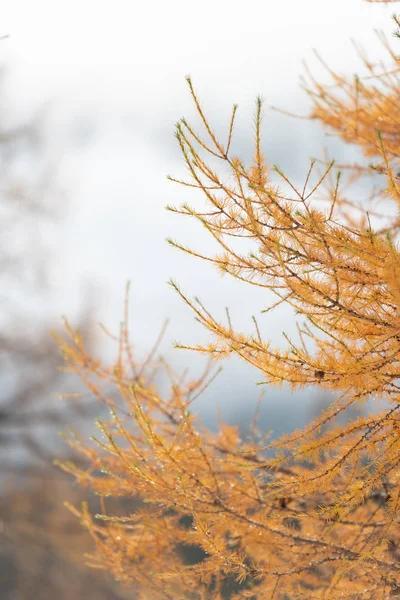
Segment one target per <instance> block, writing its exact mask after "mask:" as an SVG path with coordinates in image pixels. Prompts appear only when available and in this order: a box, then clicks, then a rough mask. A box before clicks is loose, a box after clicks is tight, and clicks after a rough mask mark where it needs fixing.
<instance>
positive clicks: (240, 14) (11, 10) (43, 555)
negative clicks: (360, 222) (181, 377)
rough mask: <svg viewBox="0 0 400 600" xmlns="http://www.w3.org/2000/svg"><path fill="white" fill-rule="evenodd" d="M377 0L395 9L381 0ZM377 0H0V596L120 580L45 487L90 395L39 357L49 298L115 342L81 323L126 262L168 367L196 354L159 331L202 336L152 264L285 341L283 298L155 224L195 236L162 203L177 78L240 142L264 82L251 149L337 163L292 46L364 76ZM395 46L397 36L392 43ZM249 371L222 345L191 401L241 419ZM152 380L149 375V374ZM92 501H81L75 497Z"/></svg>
mask: <svg viewBox="0 0 400 600" xmlns="http://www.w3.org/2000/svg"><path fill="white" fill-rule="evenodd" d="M392 8H393V7H392ZM391 12H392V10H391V8H390V6H389V7H388V6H386V5H383V4H379V5H376V4H375V5H374V4H368V3H366V2H362V0H337V1H336V2H335V3H327V2H318V1H317V0H303V1H302V2H294V1H293V0H290V1H289V0H281V1H280V2H279V3H278V2H273V1H272V0H265V1H264V2H261V3H260V2H259V1H257V2H256V1H255V0H248V1H247V2H246V4H244V3H243V2H240V3H239V2H236V1H235V0H230V1H229V2H228V1H226V0H220V1H218V2H212V1H211V0H203V2H202V3H201V4H199V3H197V4H196V3H190V2H183V1H181V0H170V2H128V1H122V0H115V1H114V2H112V3H109V2H98V1H97V2H95V1H93V0H86V1H85V2H80V1H78V0H69V1H68V2H65V1H61V0H60V1H59V2H54V1H53V2H51V1H50V0H36V1H35V2H31V1H30V0H8V1H7V0H6V1H5V2H2V3H1V6H0V17H1V18H0V36H4V39H2V40H1V41H0V64H1V67H2V68H1V72H0V214H1V221H0V261H1V281H2V286H1V294H0V383H1V386H0V597H1V598H2V599H4V600H25V599H28V598H29V599H30V598H38V599H39V600H41V599H44V600H45V599H47V598H49V600H50V598H51V599H53V598H55V597H58V598H59V600H62V599H64V598H65V599H69V598H72V597H73V598H74V599H75V600H77V599H80V598H84V597H90V598H92V599H93V600H103V599H106V598H107V599H113V598H115V599H118V598H128V597H129V598H132V597H134V591H132V590H123V589H122V588H121V587H120V586H117V585H115V584H113V582H111V580H110V579H109V578H108V577H107V576H106V575H104V576H103V575H100V576H99V574H98V572H95V573H94V572H92V571H91V570H90V569H88V568H87V567H86V566H85V565H84V560H83V559H82V554H83V552H84V551H86V550H89V549H90V541H89V540H88V539H87V536H86V534H85V533H84V532H82V531H81V530H80V527H79V524H78V523H76V520H75V519H74V517H72V516H71V515H70V513H69V512H68V511H67V510H66V509H65V508H64V507H63V500H65V499H68V500H70V501H72V502H77V503H79V502H80V500H81V499H82V494H81V492H80V491H79V490H78V489H77V488H76V487H74V486H73V485H72V484H71V482H70V481H69V480H68V479H67V478H64V477H63V476H62V475H61V473H60V472H59V471H58V470H57V469H56V468H55V467H53V465H52V460H53V458H54V456H65V455H66V453H67V449H66V447H65V445H64V444H63V442H62V440H60V438H59V436H58V432H59V430H61V429H62V428H63V427H64V426H65V425H71V426H73V427H74V428H75V429H78V430H82V431H83V432H84V434H85V433H87V432H88V431H89V430H90V427H91V423H92V422H93V421H94V418H95V417H96V416H98V411H99V410H100V409H99V407H98V406H97V405H96V403H95V402H92V401H91V400H90V398H89V399H87V401H85V402H82V403H77V402H75V403H69V402H66V401H63V400H61V399H60V398H58V397H57V392H64V391H73V386H74V385H76V384H75V382H74V381H72V380H71V379H70V378H69V377H68V376H67V375H64V374H63V373H60V372H59V371H58V370H57V365H60V364H61V359H60V356H59V354H58V351H57V348H56V346H55V344H54V342H53V341H52V339H51V337H50V335H49V330H50V329H54V330H60V331H61V330H62V321H61V315H66V316H67V317H68V318H69V319H70V321H71V322H72V324H74V325H79V326H80V328H81V330H82V331H83V332H84V333H85V336H86V339H87V340H88V343H89V345H90V346H91V347H92V348H93V351H94V352H96V353H97V354H100V355H103V356H105V357H108V356H109V357H110V358H112V356H113V352H114V351H115V348H114V347H110V345H109V343H108V342H107V340H106V339H105V337H104V335H102V333H101V331H100V329H99V328H98V327H97V326H96V323H97V322H101V323H104V324H105V325H106V326H107V327H108V328H109V329H110V330H111V331H114V332H117V331H118V327H119V323H120V321H121V319H122V316H123V298H124V290H125V284H126V281H127V280H131V282H132V283H131V294H130V317H131V338H132V341H133V343H134V345H135V347H136V349H137V353H138V355H139V356H140V354H141V353H142V354H143V355H144V354H145V353H146V351H147V350H149V349H150V347H151V346H152V344H153V342H154V340H155V339H156V337H157V335H158V333H159V331H160V329H161V328H162V326H163V323H164V322H165V320H166V319H167V318H168V319H169V326H168V329H167V333H166V335H165V337H164V341H163V344H162V348H161V351H162V353H163V355H164V356H165V358H166V359H167V360H168V361H169V362H170V364H171V365H172V366H173V367H175V368H176V369H178V370H183V369H184V368H186V367H188V368H189V369H190V371H191V372H192V373H193V375H196V374H198V373H200V372H201V370H202V367H203V365H204V361H202V360H200V359H199V357H198V356H196V355H194V354H193V353H190V352H186V351H182V350H176V349H173V348H172V342H173V340H178V341H181V342H183V343H188V344H190V343H193V344H194V343H200V342H202V341H205V340H206V339H208V334H207V333H206V332H204V331H203V330H202V329H201V327H200V326H199V325H198V324H196V322H195V321H194V319H193V314H192V313H191V312H190V310H189V309H188V308H187V307H186V306H184V305H182V301H181V300H180V298H179V297H178V296H177V294H176V293H174V291H173V290H172V289H171V288H170V287H169V286H168V285H167V283H166V281H167V280H168V279H169V278H170V277H172V278H173V279H174V280H176V281H177V282H178V283H179V284H180V285H181V286H182V288H183V290H184V291H185V293H187V294H188V295H190V296H194V295H196V296H198V297H200V299H201V300H202V302H203V303H204V304H205V305H206V306H207V308H208V309H209V310H210V311H211V312H212V313H213V314H215V315H217V316H220V317H221V318H222V317H223V316H224V314H225V307H226V306H228V307H229V311H230V316H231V319H232V321H233V324H234V326H235V327H237V328H238V329H241V330H243V331H248V332H249V333H251V332H252V331H253V323H252V320H251V315H256V317H257V320H258V323H259V325H260V330H261V333H262V335H263V336H265V337H267V338H269V339H271V340H272V341H273V342H274V343H275V344H277V345H280V344H282V343H283V337H282V332H283V331H285V332H286V333H288V334H289V335H290V334H291V333H292V332H293V331H294V329H295V318H294V315H293V314H292V312H291V310H289V309H280V311H278V312H276V313H275V314H274V315H273V316H268V317H267V316H263V315H262V314H260V313H261V310H262V309H263V308H264V307H265V306H266V305H267V303H268V301H269V299H270V298H268V297H267V296H266V295H265V292H264V291H262V292H261V291H260V290H258V289H255V288H254V289H252V288H251V287H250V288H249V286H245V285H244V284H240V283H239V282H237V281H234V280H231V279H229V278H228V277H225V278H221V277H220V275H219V274H218V273H217V272H216V271H213V270H212V269H210V267H209V265H207V264H205V263H203V262H201V261H199V260H197V261H196V259H194V258H192V257H189V256H186V255H184V254H182V253H179V252H178V251H177V250H175V249H173V248H171V247H170V246H168V245H167V243H166V242H165V238H166V237H167V236H169V237H172V238H175V239H177V240H179V241H180V242H182V243H189V244H190V245H191V246H193V247H197V248H198V249H201V250H202V251H204V252H205V253H207V249H212V244H211V241H210V239H209V238H208V237H207V236H206V235H205V234H204V232H203V231H202V230H201V227H199V226H198V224H197V223H195V222H190V220H187V219H184V218H183V217H180V216H177V215H174V214H172V213H169V212H167V211H166V210H165V209H164V207H165V206H166V205H167V204H173V205H178V204H180V203H182V202H185V201H192V202H196V201H197V200H201V198H199V197H198V195H197V194H196V193H194V192H193V191H191V190H188V189H187V188H183V187H181V186H179V185H177V184H174V183H171V182H169V181H168V180H167V178H166V176H167V175H168V174H170V175H172V176H173V177H176V178H185V169H184V165H183V161H182V159H181V156H180V153H179V148H178V146H177V143H176V140H175V138H174V135H173V131H174V124H175V122H176V121H177V120H178V119H179V118H180V117H182V116H185V117H186V118H187V119H188V120H189V122H193V123H194V124H195V125H196V124H198V119H197V117H196V113H195V108H194V106H193V103H192V101H191V98H190V94H189V92H188V89H187V85H186V82H185V75H187V74H190V75H191V77H192V80H193V83H194V86H195V89H196V91H197V93H198V95H199V97H200V99H201V101H202V104H203V107H204V110H205V113H206V115H207V116H208V117H209V119H210V122H211V124H212V125H213V126H214V128H215V129H216V131H217V132H218V133H220V134H221V136H225V135H226V131H227V127H228V122H229V117H230V110H231V107H232V104H233V103H238V104H239V114H238V119H237V124H236V132H235V138H234V144H233V148H234V152H235V153H236V154H240V155H242V156H243V157H244V158H245V159H247V160H249V159H250V157H251V154H252V137H253V129H252V119H253V114H254V102H255V98H256V96H257V95H259V94H261V95H262V96H263V97H264V99H265V116H264V138H263V147H264V151H265V155H266V158H267V161H268V162H269V163H271V164H275V163H276V164H279V166H280V167H281V168H282V170H284V171H285V173H286V174H287V175H288V176H289V177H290V179H291V180H292V181H293V183H295V184H296V183H298V184H300V183H302V182H303V181H304V177H305V174H306V172H307V169H308V164H309V158H310V157H311V156H317V157H321V156H322V151H323V149H324V148H325V149H326V151H327V153H328V155H329V156H330V157H332V158H336V159H338V161H340V162H345V161H352V160H353V159H354V158H355V156H356V153H355V151H354V149H352V148H350V147H346V146H344V145H343V144H341V143H339V142H338V141H337V140H336V138H334V137H331V136H327V135H326V133H324V132H323V131H322V130H321V128H320V126H319V125H318V124H317V123H315V122H310V121H307V120H296V119H293V118H290V117H288V116H285V115H283V114H281V113H279V112H276V111H273V110H271V109H270V108H269V107H270V106H271V105H273V106H277V107H279V108H281V109H283V110H286V111H289V112H293V113H297V114H300V115H307V114H308V113H309V110H310V103H309V99H308V98H307V95H306V94H305V93H304V91H302V90H301V87H300V82H299V77H300V76H301V75H302V74H303V75H304V66H303V65H302V61H305V62H306V63H307V65H308V67H309V68H310V69H311V71H312V73H313V74H314V75H315V77H316V78H317V79H319V80H321V81H326V80H327V77H328V76H327V73H326V71H324V69H323V67H322V65H321V64H320V62H319V61H318V60H317V58H316V56H315V54H314V52H313V49H314V48H316V49H317V50H318V51H319V53H320V54H321V56H322V57H323V59H324V60H325V61H326V62H327V63H328V65H329V66H331V67H333V68H334V69H336V70H337V71H339V72H341V73H345V74H349V75H351V74H353V73H358V74H362V72H363V66H362V63H361V61H360V59H359V57H358V56H357V54H356V51H355V49H354V46H353V45H352V42H351V38H353V39H355V40H356V41H357V42H358V43H360V44H361V45H363V46H364V47H365V48H366V49H367V50H368V55H369V56H370V57H371V58H372V59H373V60H374V61H378V60H380V59H385V58H386V52H385V50H384V48H383V46H382V44H381V43H380V42H379V39H378V36H377V35H375V34H374V29H383V30H384V31H385V32H386V33H387V35H388V36H389V38H390V36H391V32H392V30H393V28H394V26H393V24H392V22H391V20H390V15H391ZM392 43H393V46H394V45H395V44H396V43H398V41H397V40H396V41H395V40H393V41H392ZM261 380H262V374H261V373H257V372H254V371H253V370H252V369H251V368H250V367H249V366H246V365H244V364H242V363H241V362H240V361H238V360H236V359H231V360H229V361H228V362H227V363H226V364H225V365H224V370H223V372H222V373H221V374H220V375H219V377H218V378H217V379H216V381H215V382H214V383H213V385H212V386H211V387H210V388H209V389H207V390H206V392H205V393H204V394H203V395H202V396H201V397H200V398H199V399H198V400H197V401H196V409H197V410H198V411H199V413H200V414H201V415H202V417H203V420H204V422H205V423H206V424H207V425H208V426H209V427H214V426H215V423H216V418H217V412H216V407H217V406H218V407H219V409H220V412H221V414H222V417H223V418H224V419H225V420H226V421H228V422H229V423H235V424H238V425H239V426H240V427H242V428H243V429H244V430H246V427H247V425H246V424H247V423H248V422H249V421H250V420H251V418H252V416H253V411H254V409H255V406H256V403H257V400H258V397H259V392H260V389H259V388H257V387H256V385H255V384H256V382H258V381H261ZM161 385H162V381H161ZM264 392H265V393H264V398H263V403H262V406H261V410H260V425H261V426H262V427H264V428H266V429H270V428H272V429H273V431H274V434H275V435H279V433H281V432H283V431H289V430H292V429H294V428H295V427H299V426H302V425H303V424H304V423H305V422H306V421H308V420H309V419H310V418H312V417H313V416H314V415H315V414H316V413H317V412H318V411H319V410H320V409H321V408H322V407H323V406H324V405H326V404H327V403H328V402H329V401H330V400H331V398H329V397H328V396H326V395H322V394H321V393H320V391H318V390H316V389H309V390H304V391H303V392H301V393H297V394H289V392H288V390H286V389H281V390H276V389H268V388H267V389H265V390H264ZM91 502H93V506H95V504H96V499H95V498H92V499H91Z"/></svg>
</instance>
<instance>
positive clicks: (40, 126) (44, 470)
mask: <svg viewBox="0 0 400 600" xmlns="http://www.w3.org/2000/svg"><path fill="white" fill-rule="evenodd" d="M4 85H5V70H4V69H3V70H1V71H0V96H1V97H0V106H1V119H0V216H1V221H0V222H1V226H0V272H1V275H2V281H3V286H2V293H1V295H0V384H1V385H0V484H1V488H0V489H1V493H0V598H1V599H2V600H11V599H13V600H26V599H27V598H40V600H45V599H49V600H50V599H52V600H53V599H54V598H59V599H60V600H61V599H65V600H67V599H69V598H72V597H73V598H84V597H90V598H93V599H94V600H103V599H104V600H105V599H106V598H107V600H109V599H110V600H112V599H115V600H117V599H120V598H123V597H124V596H123V591H121V590H119V591H118V593H117V592H115V591H113V590H114V584H113V583H112V582H111V581H110V580H109V579H108V578H107V577H106V576H100V577H99V574H98V573H93V572H90V570H89V569H88V568H87V567H85V566H84V564H83V563H82V559H81V553H82V548H85V545H86V543H87V540H85V539H84V536H83V535H82V533H81V531H80V528H79V525H78V524H77V523H76V522H75V519H74V518H73V517H71V515H70V513H69V512H68V511H66V510H65V508H64V507H63V506H62V502H61V499H66V498H68V499H69V500H78V501H79V499H80V497H81V496H80V494H81V492H80V491H79V490H77V489H76V490H69V491H68V490H67V489H66V486H65V484H64V476H63V475H62V474H61V473H60V472H59V470H58V469H56V468H54V466H53V459H54V455H55V454H56V453H60V452H61V448H62V452H63V455H64V456H65V445H64V444H63V443H62V440H61V439H60V437H59V435H58V431H59V429H61V427H62V426H63V425H65V423H69V424H71V425H72V424H75V426H76V423H77V420H78V418H79V422H81V423H83V425H84V424H85V422H86V420H85V417H87V416H88V415H89V414H90V409H91V405H90V403H89V402H85V401H83V400H80V401H79V403H78V402H74V401H69V402H66V401H65V400H61V399H57V398H56V392H57V391H58V390H59V389H60V386H61V385H62V380H65V378H66V377H67V375H66V374H65V373H61V372H60V371H58V370H57V367H58V365H59V357H58V353H57V352H56V344H55V342H54V341H53V340H52V339H51V337H50V336H49V333H48V331H49V328H50V327H54V326H55V325H54V322H51V321H50V320H49V314H51V312H50V310H51V309H50V306H51V300H52V291H53V288H54V286H53V285H52V282H51V273H52V267H53V265H54V263H56V260H57V254H56V253H54V252H53V253H50V252H49V250H50V248H51V235H52V233H53V234H54V231H55V229H56V227H57V226H58V225H59V221H60V217H61V216H62V212H61V207H63V210H64V206H65V202H61V201H60V200H61V199H64V198H62V192H61V190H60V187H59V185H58V184H57V164H56V162H55V161H54V158H53V157H52V152H53V149H52V142H51V140H50V139H49V137H48V136H47V133H46V112H45V111H41V112H40V114H37V115H36V116H34V117H33V118H32V119H31V120H29V122H26V123H21V124H17V125H15V124H13V123H14V121H15V115H14V114H13V113H12V110H10V111H9V110H7V106H5V102H4V101H3V98H4V95H1V92H2V91H3V90H4ZM86 303H87V304H86V305H87V306H88V305H89V301H88V299H87V298H86ZM83 304H84V305H85V299H83ZM78 321H79V324H80V328H81V329H82V331H85V332H86V334H87V335H88V336H89V338H90V339H92V325H91V322H90V319H89V312H88V310H87V309H84V310H83V311H82V312H81V315H80V317H79V319H78ZM95 506H96V505H95V503H93V507H95ZM131 597H132V596H131Z"/></svg>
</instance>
